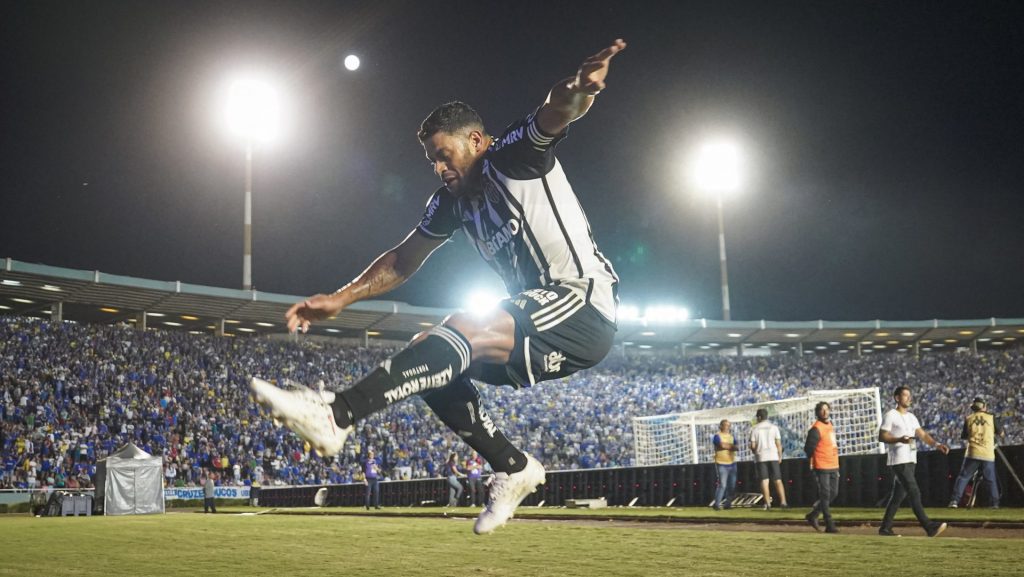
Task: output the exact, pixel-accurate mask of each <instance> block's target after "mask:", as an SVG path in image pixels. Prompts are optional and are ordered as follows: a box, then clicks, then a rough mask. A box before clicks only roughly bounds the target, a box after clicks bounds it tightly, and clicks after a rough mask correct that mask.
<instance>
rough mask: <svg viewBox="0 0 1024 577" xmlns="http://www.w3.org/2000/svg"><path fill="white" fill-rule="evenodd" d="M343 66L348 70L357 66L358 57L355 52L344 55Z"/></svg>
mask: <svg viewBox="0 0 1024 577" xmlns="http://www.w3.org/2000/svg"><path fill="white" fill-rule="evenodd" d="M345 68H348V69H349V70H355V69H356V68H359V57H358V56H356V55H355V54H349V55H348V56H346V57H345Z"/></svg>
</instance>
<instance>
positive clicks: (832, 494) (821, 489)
mask: <svg viewBox="0 0 1024 577" xmlns="http://www.w3.org/2000/svg"><path fill="white" fill-rule="evenodd" d="M831 411H832V406H831V405H829V404H828V403H827V402H825V401H821V402H820V403H818V404H817V405H815V406H814V416H815V417H817V420H816V421H814V424H813V425H811V428H810V430H809V431H807V441H806V442H805V443H804V452H805V453H807V457H808V459H810V464H811V471H812V472H813V473H814V477H815V481H816V482H817V487H818V501H817V502H816V503H815V504H814V508H813V509H811V512H810V513H808V514H807V515H806V516H805V517H804V518H805V519H807V523H808V524H809V525H810V526H811V527H814V530H815V531H821V525H819V524H818V515H819V514H821V515H823V516H824V517H825V532H826V533H838V532H839V529H838V528H836V524H835V521H833V520H832V511H831V510H830V509H829V504H830V503H831V502H832V501H833V500H834V499H835V498H836V496H837V495H839V445H838V444H837V443H836V432H835V429H834V428H833V427H832V419H831Z"/></svg>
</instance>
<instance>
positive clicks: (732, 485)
mask: <svg viewBox="0 0 1024 577" xmlns="http://www.w3.org/2000/svg"><path fill="white" fill-rule="evenodd" d="M731 429H732V423H730V422H729V420H728V419H722V421H721V422H720V423H718V433H716V434H715V436H714V437H713V438H712V442H713V443H714V445H715V469H716V470H717V471H718V489H716V490H715V503H714V504H713V505H712V507H713V508H714V510H715V511H718V510H719V509H723V508H724V509H729V508H731V507H732V500H733V497H734V496H735V495H736V451H738V450H739V447H737V446H736V443H735V442H734V441H735V439H733V437H732V433H731V432H730V430H731Z"/></svg>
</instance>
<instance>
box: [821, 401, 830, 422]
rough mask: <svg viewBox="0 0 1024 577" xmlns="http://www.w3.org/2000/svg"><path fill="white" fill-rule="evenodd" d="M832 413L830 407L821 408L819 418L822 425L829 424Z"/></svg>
mask: <svg viewBox="0 0 1024 577" xmlns="http://www.w3.org/2000/svg"><path fill="white" fill-rule="evenodd" d="M831 412H832V411H830V410H829V408H828V405H823V406H822V407H821V417H819V418H820V419H821V422H822V423H827V422H828V418H829V415H830V414H831Z"/></svg>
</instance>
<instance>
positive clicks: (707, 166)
mask: <svg viewBox="0 0 1024 577" xmlns="http://www.w3.org/2000/svg"><path fill="white" fill-rule="evenodd" d="M742 165H743V158H742V154H741V152H740V147H739V145H737V144H736V143H735V142H732V141H730V140H711V141H708V142H706V143H704V144H703V145H702V146H701V147H700V148H699V149H698V150H697V154H696V155H695V157H694V159H693V164H692V166H691V178H692V180H693V184H694V185H695V186H696V188H697V190H698V191H700V192H701V193H704V194H707V195H710V196H714V197H715V203H716V205H717V207H718V260H719V263H720V265H721V272H722V319H723V320H726V321H728V320H732V316H731V314H730V312H729V267H728V265H727V263H726V259H725V224H724V223H723V220H722V199H723V198H724V197H725V196H732V195H734V194H736V193H737V192H738V191H739V190H740V186H741V184H742V182H743V170H742V169H743V166H742Z"/></svg>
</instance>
